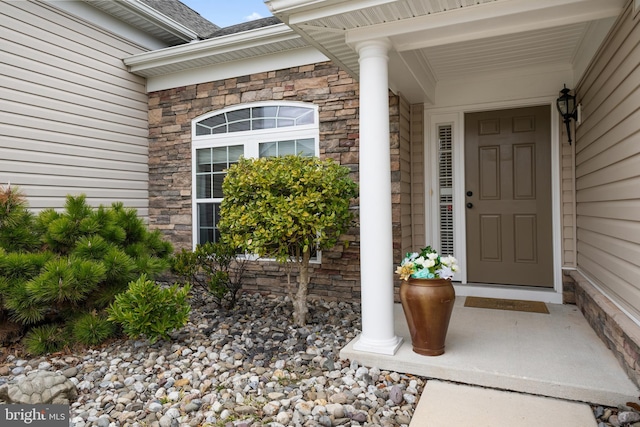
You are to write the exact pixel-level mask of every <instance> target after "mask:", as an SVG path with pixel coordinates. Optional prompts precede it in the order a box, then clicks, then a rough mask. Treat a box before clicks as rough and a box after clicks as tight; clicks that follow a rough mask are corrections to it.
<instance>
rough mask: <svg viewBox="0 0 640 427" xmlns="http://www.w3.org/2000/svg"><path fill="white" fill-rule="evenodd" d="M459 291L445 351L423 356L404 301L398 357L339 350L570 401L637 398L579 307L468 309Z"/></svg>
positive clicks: (365, 360)
mask: <svg viewBox="0 0 640 427" xmlns="http://www.w3.org/2000/svg"><path fill="white" fill-rule="evenodd" d="M464 302H465V297H460V296H459V297H457V298H456V303H455V306H454V310H453V315H452V317H451V322H450V325H449V332H448V334H447V342H446V350H445V354H443V355H442V356H437V357H428V356H420V355H418V354H416V353H414V352H413V351H412V349H411V339H410V337H409V331H408V328H407V325H406V321H405V318H404V314H403V312H402V307H401V306H400V305H399V304H395V305H394V313H393V314H394V323H395V333H396V335H397V336H399V337H402V338H403V342H402V345H401V346H400V348H399V349H398V351H397V352H396V354H395V355H394V356H389V355H384V354H375V353H367V352H362V351H356V350H354V349H353V344H354V342H356V341H357V338H356V339H355V340H353V341H352V342H350V343H349V344H348V345H347V346H346V347H345V348H343V349H342V350H341V352H340V357H341V358H345V359H350V360H355V361H357V362H358V363H359V364H361V365H364V366H376V367H378V368H380V369H388V370H393V371H397V372H405V373H411V374H414V375H420V376H424V377H428V378H434V379H441V380H446V381H453V382H458V383H464V384H469V385H477V386H482V387H489V388H493V389H500V390H511V391H515V392H519V393H526V394H532V395H540V396H548V397H553V398H559V399H564V400H572V401H580V402H588V403H596V404H601V405H606V406H618V405H619V404H624V403H626V402H636V403H637V402H638V395H639V390H638V387H637V386H635V385H634V384H633V383H632V382H631V380H630V379H629V378H628V377H627V375H626V374H625V372H624V371H623V369H622V368H621V366H620V365H619V363H618V361H617V360H616V358H615V357H614V355H613V353H612V352H611V351H610V350H609V349H607V348H606V346H605V344H604V343H603V342H602V341H601V340H600V338H598V336H597V335H596V334H595V332H594V331H593V330H592V329H591V327H590V326H589V324H588V323H587V321H586V320H585V318H584V317H583V315H582V313H581V312H580V311H579V309H578V307H576V306H574V305H559V304H547V308H548V309H549V314H542V313H528V312H519V311H506V310H493V309H484V308H469V307H465V306H464Z"/></svg>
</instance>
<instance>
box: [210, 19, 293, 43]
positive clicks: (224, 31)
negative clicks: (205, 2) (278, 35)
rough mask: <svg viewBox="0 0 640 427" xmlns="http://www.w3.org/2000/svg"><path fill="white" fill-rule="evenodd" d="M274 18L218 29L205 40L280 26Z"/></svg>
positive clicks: (278, 21) (279, 22)
mask: <svg viewBox="0 0 640 427" xmlns="http://www.w3.org/2000/svg"><path fill="white" fill-rule="evenodd" d="M281 23H282V21H280V20H279V19H278V18H276V17H275V16H269V17H267V18H261V19H256V20H254V21H248V22H243V23H242V24H236V25H231V26H229V27H224V28H220V29H218V30H216V31H214V32H213V33H211V34H209V35H208V36H206V37H205V38H207V39H212V38H214V37H220V36H226V35H229V34H236V33H241V32H243V31H249V30H255V29H256V28H263V27H269V26H271V25H277V24H281Z"/></svg>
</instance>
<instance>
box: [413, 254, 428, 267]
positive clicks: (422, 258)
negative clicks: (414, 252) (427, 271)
mask: <svg viewBox="0 0 640 427" xmlns="http://www.w3.org/2000/svg"><path fill="white" fill-rule="evenodd" d="M413 262H414V263H415V264H418V265H421V266H422V267H424V266H425V265H424V263H425V262H426V260H425V259H424V257H422V256H421V257H418V258H416V259H415V260H414V261H413Z"/></svg>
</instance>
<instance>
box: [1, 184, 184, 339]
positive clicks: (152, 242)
mask: <svg viewBox="0 0 640 427" xmlns="http://www.w3.org/2000/svg"><path fill="white" fill-rule="evenodd" d="M172 252H173V248H172V246H171V244H170V243H169V242H165V241H163V240H162V238H161V234H160V232H159V231H153V232H151V231H149V230H148V229H147V227H146V225H145V224H144V222H143V221H142V219H141V218H139V217H138V216H137V212H136V210H135V209H128V208H125V207H124V205H123V204H122V203H113V204H112V205H111V206H110V207H105V206H100V207H98V208H93V207H91V206H89V205H88V204H87V202H86V197H85V196H84V195H80V196H77V197H73V196H67V201H66V205H65V209H64V211H61V212H56V211H54V210H52V209H47V210H44V211H42V212H40V213H39V214H38V215H37V216H33V215H32V214H30V213H29V212H28V210H27V204H26V201H25V200H24V196H23V195H22V194H21V193H20V192H19V191H18V190H17V189H16V188H15V187H12V188H7V189H3V188H2V187H0V319H11V320H13V321H16V322H19V323H21V324H23V325H27V326H29V327H32V326H35V325H38V326H39V328H38V329H37V330H35V331H36V332H34V334H30V335H29V336H30V338H29V340H28V341H29V342H31V343H37V342H39V341H38V337H40V338H43V336H44V334H45V332H47V331H48V330H49V329H46V328H44V326H45V325H47V324H50V323H53V324H57V325H61V326H60V327H62V328H66V329H73V326H72V324H73V322H74V319H76V318H77V317H78V316H79V315H80V314H82V313H93V312H95V313H97V314H98V317H100V316H101V314H103V313H104V310H105V308H106V307H108V306H109V304H110V303H111V302H113V301H114V298H115V296H116V295H117V294H119V293H121V292H124V291H125V290H126V289H127V285H128V284H129V282H131V281H134V280H136V279H137V278H138V277H140V276H141V275H142V274H146V275H147V277H154V276H155V275H156V274H158V273H161V272H162V271H164V270H166V269H167V268H168V267H169V266H170V258H171V255H172ZM102 317H104V316H102ZM94 326H95V327H96V328H99V326H98V325H97V324H96V325H94ZM99 332H100V331H99V330H98V329H96V330H95V334H94V336H96V337H97V336H100V335H102V333H101V332H100V333H99ZM69 338H70V339H74V335H73V334H69ZM26 341H27V340H26V339H25V342H26ZM40 341H41V343H40V344H32V346H31V347H32V350H34V351H35V350H38V349H40V350H44V349H47V348H49V347H52V346H50V345H48V344H46V343H48V342H49V341H46V340H45V341H43V340H40Z"/></svg>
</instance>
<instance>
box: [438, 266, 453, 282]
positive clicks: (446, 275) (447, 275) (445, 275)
mask: <svg viewBox="0 0 640 427" xmlns="http://www.w3.org/2000/svg"><path fill="white" fill-rule="evenodd" d="M436 273H438V276H440V277H441V278H442V279H451V278H452V277H453V271H451V269H450V268H449V267H447V266H443V267H442V268H441V269H440V270H436Z"/></svg>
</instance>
